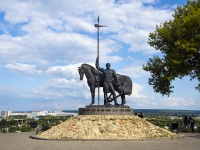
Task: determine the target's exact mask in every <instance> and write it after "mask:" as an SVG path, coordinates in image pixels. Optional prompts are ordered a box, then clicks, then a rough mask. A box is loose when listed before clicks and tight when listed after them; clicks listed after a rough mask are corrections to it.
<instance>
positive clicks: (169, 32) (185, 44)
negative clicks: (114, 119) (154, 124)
mask: <svg viewBox="0 0 200 150" xmlns="http://www.w3.org/2000/svg"><path fill="white" fill-rule="evenodd" d="M148 43H149V45H150V46H152V47H154V48H155V49H156V50H159V51H161V52H162V54H163V57H162V58H159V57H158V56H154V57H153V58H150V59H149V61H148V62H147V64H146V66H143V69H144V70H145V71H149V72H150V73H151V77H150V78H149V85H152V86H153V88H154V91H155V92H157V93H161V94H162V95H168V96H169V95H170V93H171V92H173V91H172V88H174V87H173V86H172V85H171V82H172V81H173V80H174V79H175V78H180V79H182V78H183V77H184V76H190V79H191V80H193V79H197V80H198V81H199V82H200V0H195V1H194V0H193V1H191V0H190V1H187V4H185V5H183V6H181V7H180V6H178V7H177V8H176V9H175V10H174V14H173V20H170V21H166V22H164V23H163V24H161V25H160V26H156V30H155V31H154V32H153V33H150V34H149V41H148ZM195 88H196V89H197V90H199V92H200V84H198V85H197V87H195Z"/></svg>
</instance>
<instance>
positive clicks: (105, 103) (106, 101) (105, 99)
mask: <svg viewBox="0 0 200 150" xmlns="http://www.w3.org/2000/svg"><path fill="white" fill-rule="evenodd" d="M107 104H108V97H107V93H106V92H105V91H104V105H107Z"/></svg>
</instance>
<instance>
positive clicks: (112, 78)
mask: <svg viewBox="0 0 200 150" xmlns="http://www.w3.org/2000/svg"><path fill="white" fill-rule="evenodd" d="M98 66H99V58H98V57H97V59H96V68H97V69H98V70H99V72H98V70H97V69H95V68H94V67H92V66H91V65H89V64H82V65H81V66H80V67H79V69H78V70H79V75H80V80H83V77H84V75H85V76H86V78H87V83H88V86H89V87H90V92H91V97H92V102H91V104H90V105H93V104H94V103H95V88H96V87H98V86H99V87H103V92H104V105H109V104H110V102H112V101H114V104H115V105H120V104H118V103H117V98H118V97H119V96H121V105H125V104H126V99H125V95H131V94H132V81H131V79H130V77H128V76H126V75H120V74H116V72H115V70H114V69H110V66H111V65H110V63H107V64H106V69H104V68H100V67H98ZM98 82H99V85H98ZM115 92H117V93H118V95H116V93H115ZM108 93H110V96H108V95H107V94H108Z"/></svg>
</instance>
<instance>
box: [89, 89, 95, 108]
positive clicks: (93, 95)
mask: <svg viewBox="0 0 200 150" xmlns="http://www.w3.org/2000/svg"><path fill="white" fill-rule="evenodd" d="M90 92H91V97H92V102H91V104H90V105H93V104H94V103H95V87H94V85H91V86H90Z"/></svg>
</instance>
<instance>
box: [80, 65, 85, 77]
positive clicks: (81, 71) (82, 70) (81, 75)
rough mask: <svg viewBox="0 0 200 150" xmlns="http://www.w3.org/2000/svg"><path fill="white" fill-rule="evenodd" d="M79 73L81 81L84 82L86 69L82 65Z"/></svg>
mask: <svg viewBox="0 0 200 150" xmlns="http://www.w3.org/2000/svg"><path fill="white" fill-rule="evenodd" d="M78 73H79V75H80V80H83V77H84V73H85V69H84V66H83V65H81V66H80V67H78Z"/></svg>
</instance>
